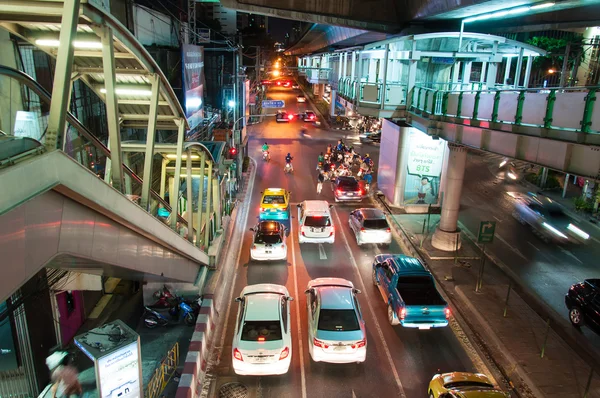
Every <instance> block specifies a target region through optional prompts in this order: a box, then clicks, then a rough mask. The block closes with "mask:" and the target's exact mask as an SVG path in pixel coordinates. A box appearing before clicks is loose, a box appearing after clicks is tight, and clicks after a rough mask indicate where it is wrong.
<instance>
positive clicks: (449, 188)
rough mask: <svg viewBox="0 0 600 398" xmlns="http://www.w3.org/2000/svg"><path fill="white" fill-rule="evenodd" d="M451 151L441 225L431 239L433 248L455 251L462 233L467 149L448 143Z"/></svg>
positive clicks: (458, 246)
mask: <svg viewBox="0 0 600 398" xmlns="http://www.w3.org/2000/svg"><path fill="white" fill-rule="evenodd" d="M448 148H449V150H450V153H449V156H448V166H447V167H446V192H445V193H444V201H443V203H442V214H441V217H440V224H439V226H438V227H437V229H436V231H435V232H434V233H433V236H432V238H431V244H432V245H433V247H435V248H437V249H439V250H447V251H453V250H456V249H457V248H460V231H458V230H457V224H458V212H459V210H460V194H461V191H462V185H463V179H464V176H465V165H466V163H467V149H466V148H465V147H463V146H461V145H456V144H451V143H448Z"/></svg>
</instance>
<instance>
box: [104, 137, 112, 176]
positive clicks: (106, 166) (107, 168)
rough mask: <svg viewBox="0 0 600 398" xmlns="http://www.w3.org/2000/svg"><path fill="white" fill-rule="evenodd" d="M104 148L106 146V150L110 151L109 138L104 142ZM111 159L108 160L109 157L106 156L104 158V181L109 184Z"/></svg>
mask: <svg viewBox="0 0 600 398" xmlns="http://www.w3.org/2000/svg"><path fill="white" fill-rule="evenodd" d="M106 148H108V150H109V151H110V140H108V142H107V143H106ZM111 163H112V162H111V161H110V157H108V156H107V157H106V159H105V160H104V182H105V183H107V184H110V177H111V175H110V169H111Z"/></svg>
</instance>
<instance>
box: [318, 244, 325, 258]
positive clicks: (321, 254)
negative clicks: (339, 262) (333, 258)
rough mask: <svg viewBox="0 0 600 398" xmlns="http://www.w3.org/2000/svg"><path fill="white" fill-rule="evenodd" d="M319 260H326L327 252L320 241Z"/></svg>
mask: <svg viewBox="0 0 600 398" xmlns="http://www.w3.org/2000/svg"><path fill="white" fill-rule="evenodd" d="M319 260H327V253H325V248H324V247H323V244H322V243H319Z"/></svg>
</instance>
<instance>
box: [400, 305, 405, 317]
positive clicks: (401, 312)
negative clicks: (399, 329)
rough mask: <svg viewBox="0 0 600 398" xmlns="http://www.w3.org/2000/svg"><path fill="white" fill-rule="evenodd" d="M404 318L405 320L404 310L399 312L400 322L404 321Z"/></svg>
mask: <svg viewBox="0 0 600 398" xmlns="http://www.w3.org/2000/svg"><path fill="white" fill-rule="evenodd" d="M404 318H406V308H402V309H401V310H400V320H404Z"/></svg>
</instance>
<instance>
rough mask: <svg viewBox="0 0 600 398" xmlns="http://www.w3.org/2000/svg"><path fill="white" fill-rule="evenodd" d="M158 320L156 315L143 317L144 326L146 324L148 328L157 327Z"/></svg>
mask: <svg viewBox="0 0 600 398" xmlns="http://www.w3.org/2000/svg"><path fill="white" fill-rule="evenodd" d="M158 322H159V321H158V317H157V316H156V315H149V316H148V317H146V318H144V326H146V327H147V328H148V329H154V328H155V327H157V326H158Z"/></svg>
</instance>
